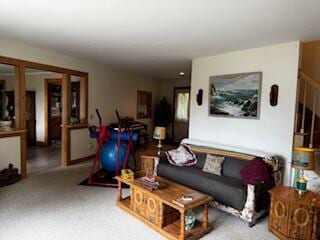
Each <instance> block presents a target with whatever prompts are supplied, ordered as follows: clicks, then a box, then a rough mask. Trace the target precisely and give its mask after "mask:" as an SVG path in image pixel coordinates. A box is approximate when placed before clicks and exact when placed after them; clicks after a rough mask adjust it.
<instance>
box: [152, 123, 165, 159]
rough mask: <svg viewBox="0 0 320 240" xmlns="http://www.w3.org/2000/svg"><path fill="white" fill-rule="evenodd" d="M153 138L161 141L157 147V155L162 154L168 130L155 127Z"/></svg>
mask: <svg viewBox="0 0 320 240" xmlns="http://www.w3.org/2000/svg"><path fill="white" fill-rule="evenodd" d="M153 138H154V139H158V140H159V144H158V146H157V154H158V155H160V154H161V150H162V145H161V140H164V139H165V138H166V128H165V127H155V129H154V133H153Z"/></svg>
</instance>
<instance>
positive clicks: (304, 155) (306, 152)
mask: <svg viewBox="0 0 320 240" xmlns="http://www.w3.org/2000/svg"><path fill="white" fill-rule="evenodd" d="M314 160H315V157H314V149H312V148H304V147H296V148H294V149H293V152H292V163H291V166H292V167H293V168H295V169H301V170H313V169H314Z"/></svg>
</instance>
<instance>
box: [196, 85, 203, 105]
mask: <svg viewBox="0 0 320 240" xmlns="http://www.w3.org/2000/svg"><path fill="white" fill-rule="evenodd" d="M202 96H203V90H202V89H199V91H198V94H197V103H198V105H199V106H201V105H202Z"/></svg>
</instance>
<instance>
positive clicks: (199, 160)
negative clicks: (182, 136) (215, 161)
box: [194, 152, 207, 169]
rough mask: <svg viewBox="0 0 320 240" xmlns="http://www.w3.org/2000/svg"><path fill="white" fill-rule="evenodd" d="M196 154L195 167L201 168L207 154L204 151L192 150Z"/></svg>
mask: <svg viewBox="0 0 320 240" xmlns="http://www.w3.org/2000/svg"><path fill="white" fill-rule="evenodd" d="M194 153H195V154H196V158H197V163H196V165H195V166H196V167H197V168H200V169H203V167H204V163H205V162H206V157H207V154H206V153H200V152H194Z"/></svg>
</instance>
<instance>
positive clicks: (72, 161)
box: [68, 154, 96, 166]
mask: <svg viewBox="0 0 320 240" xmlns="http://www.w3.org/2000/svg"><path fill="white" fill-rule="evenodd" d="M95 157H96V155H95V154H94V155H89V156H86V157H83V158H78V159H75V160H70V161H69V162H68V166H70V165H74V164H78V163H82V162H85V161H89V160H92V159H94V158H95Z"/></svg>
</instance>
